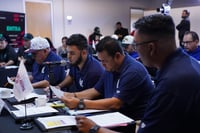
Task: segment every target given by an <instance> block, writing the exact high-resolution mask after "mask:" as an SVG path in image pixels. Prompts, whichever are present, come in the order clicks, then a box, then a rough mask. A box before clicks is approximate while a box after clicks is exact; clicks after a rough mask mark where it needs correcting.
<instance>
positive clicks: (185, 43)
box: [182, 41, 194, 45]
mask: <svg viewBox="0 0 200 133" xmlns="http://www.w3.org/2000/svg"><path fill="white" fill-rule="evenodd" d="M192 42H194V41H185V42H182V45H187V44H191V43H192Z"/></svg>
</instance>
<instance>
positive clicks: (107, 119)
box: [36, 112, 134, 130]
mask: <svg viewBox="0 0 200 133" xmlns="http://www.w3.org/2000/svg"><path fill="white" fill-rule="evenodd" d="M87 118H89V119H91V120H93V121H94V122H95V123H96V124H98V125H99V126H101V127H116V126H120V125H122V124H128V123H132V122H134V120H133V119H131V118H129V117H127V116H125V115H123V114H121V113H119V112H114V113H106V114H101V115H94V116H88V117H87ZM36 123H37V124H38V125H39V127H40V128H41V129H42V130H48V129H54V128H59V127H69V126H76V120H75V116H65V115H59V116H50V117H39V118H37V119H36Z"/></svg>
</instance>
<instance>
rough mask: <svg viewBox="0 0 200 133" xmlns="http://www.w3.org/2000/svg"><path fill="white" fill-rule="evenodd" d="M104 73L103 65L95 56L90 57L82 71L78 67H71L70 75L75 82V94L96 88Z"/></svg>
mask: <svg viewBox="0 0 200 133" xmlns="http://www.w3.org/2000/svg"><path fill="white" fill-rule="evenodd" d="M103 72H104V68H103V66H102V65H101V63H100V62H99V61H98V60H97V59H95V58H94V57H93V56H91V55H88V56H87V60H86V62H85V64H84V65H83V68H82V69H81V70H80V69H79V68H78V67H77V66H71V67H70V71H69V75H70V76H71V77H72V78H73V80H74V83H75V84H74V85H75V89H76V90H74V91H75V92H78V91H82V90H85V89H89V88H92V87H94V85H95V84H96V83H97V81H98V80H99V78H100V77H101V75H102V74H103Z"/></svg>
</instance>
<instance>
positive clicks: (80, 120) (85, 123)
mask: <svg viewBox="0 0 200 133" xmlns="http://www.w3.org/2000/svg"><path fill="white" fill-rule="evenodd" d="M76 123H77V127H78V130H79V132H81V133H89V130H90V128H91V127H93V126H94V125H96V124H95V123H94V122H93V121H92V120H90V119H88V118H86V117H85V116H76Z"/></svg>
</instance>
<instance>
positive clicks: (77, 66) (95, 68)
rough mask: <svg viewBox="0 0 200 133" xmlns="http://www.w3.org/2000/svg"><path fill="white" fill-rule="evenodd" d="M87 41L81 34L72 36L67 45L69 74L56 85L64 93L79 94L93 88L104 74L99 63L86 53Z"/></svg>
mask: <svg viewBox="0 0 200 133" xmlns="http://www.w3.org/2000/svg"><path fill="white" fill-rule="evenodd" d="M88 47H89V46H88V44H87V39H86V37H85V36H83V35H82V34H73V35H71V36H70V37H69V39H68V43H67V51H68V59H69V63H70V65H71V66H70V68H69V74H68V75H67V76H66V77H65V79H64V80H63V81H62V82H61V83H60V84H58V87H59V88H65V87H67V88H68V89H66V90H65V91H68V92H79V91H82V90H85V89H88V88H91V87H93V86H94V85H95V84H96V82H97V81H98V80H99V78H100V77H101V75H102V74H103V72H104V69H103V66H102V65H101V64H100V62H99V61H98V60H97V59H95V58H94V57H93V56H92V55H90V54H89V53H88Z"/></svg>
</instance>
